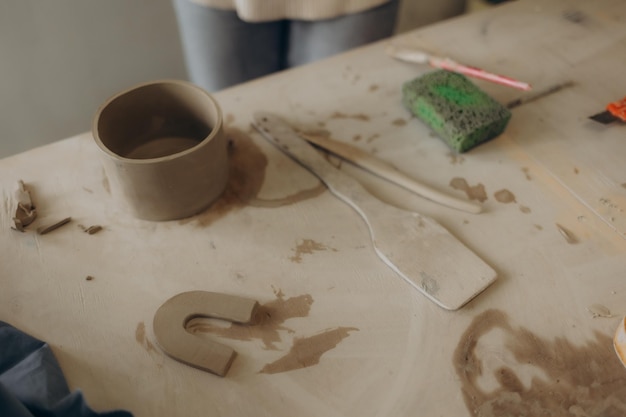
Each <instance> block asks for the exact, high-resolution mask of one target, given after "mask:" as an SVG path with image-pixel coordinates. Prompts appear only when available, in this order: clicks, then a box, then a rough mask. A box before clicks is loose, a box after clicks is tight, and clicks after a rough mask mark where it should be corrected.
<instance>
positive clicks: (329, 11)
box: [191, 0, 390, 22]
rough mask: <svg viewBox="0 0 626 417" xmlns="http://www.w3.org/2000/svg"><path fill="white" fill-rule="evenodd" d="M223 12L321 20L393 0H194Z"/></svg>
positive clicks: (253, 18)
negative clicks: (231, 11)
mask: <svg viewBox="0 0 626 417" xmlns="http://www.w3.org/2000/svg"><path fill="white" fill-rule="evenodd" d="M191 1H192V2H194V3H197V4H200V5H203V6H208V7H214V8H216V9H222V10H235V11H236V12H237V15H238V16H239V18H240V19H242V20H245V21H247V22H268V21H272V20H280V19H300V20H320V19H331V18H334V17H339V16H343V15H347V14H352V13H358V12H362V11H364V10H367V9H371V8H374V7H376V6H380V5H382V4H385V3H387V2H389V1H390V0H191Z"/></svg>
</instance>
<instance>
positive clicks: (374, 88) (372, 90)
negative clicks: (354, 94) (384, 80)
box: [368, 84, 380, 93]
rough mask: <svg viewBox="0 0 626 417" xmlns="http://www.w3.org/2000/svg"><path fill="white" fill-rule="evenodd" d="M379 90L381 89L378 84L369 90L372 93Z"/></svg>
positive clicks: (371, 86)
mask: <svg viewBox="0 0 626 417" xmlns="http://www.w3.org/2000/svg"><path fill="white" fill-rule="evenodd" d="M379 88H380V87H379V86H378V85H377V84H372V85H370V87H369V89H368V90H369V92H370V93H373V92H374V91H376V90H378V89H379Z"/></svg>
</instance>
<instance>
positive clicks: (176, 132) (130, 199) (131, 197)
mask: <svg viewBox="0 0 626 417" xmlns="http://www.w3.org/2000/svg"><path fill="white" fill-rule="evenodd" d="M92 133H93V136H94V139H95V141H96V144H97V145H98V146H99V147H100V149H101V150H102V155H103V157H102V161H103V165H104V170H105V173H106V175H107V178H108V180H109V184H110V188H111V194H112V196H113V198H114V199H115V200H117V201H116V202H117V203H118V204H119V205H120V206H121V207H123V208H124V209H125V210H127V211H128V212H130V213H131V214H132V215H133V216H135V217H137V218H140V219H145V220H156V221H161V220H174V219H181V218H184V217H188V216H191V215H194V214H197V213H199V212H201V211H203V210H204V209H206V208H207V207H209V206H210V205H211V204H212V203H213V202H214V201H215V200H216V199H217V198H218V197H219V196H220V194H221V193H222V191H223V190H224V188H225V186H226V182H227V180H228V153H227V139H226V136H225V135H224V129H223V126H222V112H221V109H220V107H219V104H218V103H217V102H216V101H215V99H213V97H212V96H211V95H209V94H208V93H207V92H206V91H204V90H203V89H201V88H200V87H198V86H196V85H194V84H191V83H188V82H185V81H177V80H165V81H156V82H151V83H145V84H140V85H138V86H135V87H133V88H131V89H129V90H126V91H123V92H121V93H119V94H117V95H115V96H113V97H111V98H109V99H108V100H107V101H106V102H105V103H104V104H103V105H102V106H101V107H100V108H99V109H98V111H97V112H96V115H95V117H94V120H93V126H92Z"/></svg>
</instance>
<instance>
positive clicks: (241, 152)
mask: <svg viewBox="0 0 626 417" xmlns="http://www.w3.org/2000/svg"><path fill="white" fill-rule="evenodd" d="M225 133H226V136H227V137H228V140H229V154H228V162H229V173H228V182H227V184H226V188H225V189H224V192H223V193H222V195H221V197H220V198H219V199H218V200H217V201H216V202H215V203H213V204H212V205H211V206H210V207H209V208H208V209H207V210H205V211H204V212H202V213H200V214H198V215H196V216H193V217H189V218H187V219H183V220H180V222H179V223H180V224H186V223H189V222H195V223H196V224H197V225H198V226H200V227H205V226H209V225H211V224H212V223H213V222H215V221H216V220H219V219H221V218H222V217H224V216H225V215H227V214H228V213H230V212H231V211H233V210H238V209H241V208H242V207H244V206H246V205H247V204H248V202H249V201H250V200H251V199H252V198H254V197H256V195H257V194H258V192H259V190H260V189H261V187H262V185H263V181H264V180H265V168H266V167H267V157H266V156H265V154H263V152H262V151H261V150H260V149H259V147H258V146H257V145H256V144H255V143H254V142H253V141H252V140H251V139H250V137H249V136H248V135H247V134H246V133H245V132H243V131H241V130H239V129H235V128H227V129H225Z"/></svg>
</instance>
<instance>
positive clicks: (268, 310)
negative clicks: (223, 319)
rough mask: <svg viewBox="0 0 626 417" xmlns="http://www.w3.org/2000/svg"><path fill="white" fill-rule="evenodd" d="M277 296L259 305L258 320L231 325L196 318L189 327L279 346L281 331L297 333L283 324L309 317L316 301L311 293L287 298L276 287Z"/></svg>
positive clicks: (270, 347) (226, 336) (192, 331)
mask: <svg viewBox="0 0 626 417" xmlns="http://www.w3.org/2000/svg"><path fill="white" fill-rule="evenodd" d="M275 294H276V299H275V300H273V301H270V302H269V303H266V304H263V305H261V306H260V307H259V309H258V313H257V317H256V321H255V323H254V324H253V325H250V326H246V325H241V324H236V323H230V326H229V327H221V326H218V325H215V324H213V323H212V322H211V321H210V320H207V319H202V318H198V319H192V320H190V321H189V323H188V324H187V327H186V328H187V331H189V332H191V333H192V334H199V333H210V334H214V335H218V336H222V337H224V338H227V339H234V340H246V341H248V340H261V341H262V342H263V345H264V347H265V349H268V350H278V347H277V345H276V344H277V343H279V342H281V334H280V332H281V331H285V332H287V333H294V331H293V330H292V329H290V328H288V327H285V326H284V325H283V324H284V323H285V322H286V321H287V320H289V319H293V318H297V317H307V316H308V315H309V311H310V310H311V305H312V304H313V297H311V296H310V295H309V294H304V295H299V296H297V297H290V298H287V299H286V298H285V296H284V294H283V293H282V291H276V292H275Z"/></svg>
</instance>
